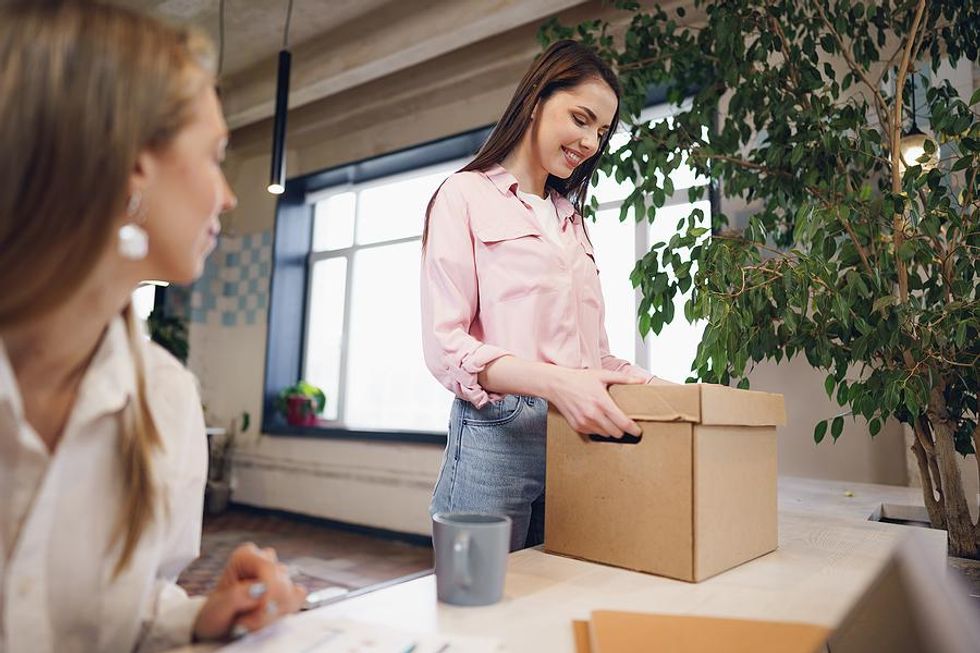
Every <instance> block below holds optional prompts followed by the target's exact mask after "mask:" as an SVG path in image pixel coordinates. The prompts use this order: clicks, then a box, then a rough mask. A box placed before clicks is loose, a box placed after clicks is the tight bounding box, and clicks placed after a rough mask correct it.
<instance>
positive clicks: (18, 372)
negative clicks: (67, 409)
mask: <svg viewBox="0 0 980 653" xmlns="http://www.w3.org/2000/svg"><path fill="white" fill-rule="evenodd" d="M118 267H119V266H116V265H113V264H112V262H109V261H105V259H103V263H102V264H100V266H99V268H97V269H96V271H95V272H94V273H93V274H92V275H90V276H89V278H88V279H87V280H86V281H85V282H84V284H83V285H82V287H81V288H80V289H79V290H78V291H76V292H75V293H73V294H72V296H71V297H69V298H68V299H67V300H66V301H65V302H64V303H62V304H61V305H59V306H58V307H57V308H55V309H54V310H52V311H49V312H48V313H46V314H45V315H43V316H41V317H39V318H37V319H34V320H31V321H30V322H28V323H24V324H18V325H15V326H13V327H9V328H5V329H4V330H3V331H2V332H0V337H2V338H3V343H4V348H5V349H6V350H7V356H8V357H9V358H10V364H11V367H12V368H13V371H14V376H15V377H16V378H17V383H18V385H19V386H20V390H21V395H22V396H26V395H28V393H36V392H43V393H44V394H48V393H62V392H67V391H70V390H71V389H72V388H75V387H77V384H78V382H79V381H80V379H81V377H82V375H83V373H84V371H85V369H86V368H87V367H88V361H89V360H91V358H92V356H93V354H94V353H95V350H96V348H97V347H98V345H99V342H100V340H101V338H102V334H103V333H104V332H105V329H106V327H107V326H108V324H109V322H110V321H111V320H112V319H113V318H114V317H115V316H116V315H118V314H119V313H120V311H121V310H122V309H123V307H125V306H126V304H127V302H128V301H129V296H130V294H131V293H132V291H133V288H134V287H135V285H136V282H135V281H127V280H126V278H127V277H128V276H129V275H127V274H121V273H120V272H121V270H119V269H117V268H118Z"/></svg>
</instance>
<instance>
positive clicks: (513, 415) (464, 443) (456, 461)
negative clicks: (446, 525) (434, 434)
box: [429, 395, 548, 551]
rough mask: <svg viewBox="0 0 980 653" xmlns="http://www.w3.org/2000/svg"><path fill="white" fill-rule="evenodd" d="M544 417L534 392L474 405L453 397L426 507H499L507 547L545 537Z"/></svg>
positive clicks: (537, 541) (439, 509)
mask: <svg viewBox="0 0 980 653" xmlns="http://www.w3.org/2000/svg"><path fill="white" fill-rule="evenodd" d="M547 422H548V402H547V401H545V400H544V399H540V398H538V397H525V396H522V395H506V396H505V397H504V398H503V399H501V400H500V401H498V402H496V403H489V404H487V405H486V406H484V407H483V408H481V409H479V410H478V409H476V408H475V407H474V406H473V404H471V403H470V402H468V401H464V400H462V399H459V398H458V397H457V398H456V400H455V401H454V402H453V408H452V412H451V413H450V418H449V437H448V439H447V440H448V441H447V443H446V452H445V455H444V456H443V459H442V469H441V470H440V471H439V478H438V479H437V480H436V486H435V489H434V490H433V492H432V503H431V504H430V505H429V513H430V514H435V513H437V512H496V513H503V514H505V515H507V516H509V517H510V518H511V520H512V522H513V526H512V529H511V535H510V550H511V551H515V550H517V549H523V548H525V547H529V546H536V545H538V544H541V543H542V542H544V473H545V434H546V431H547Z"/></svg>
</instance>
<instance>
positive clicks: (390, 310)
mask: <svg viewBox="0 0 980 653" xmlns="http://www.w3.org/2000/svg"><path fill="white" fill-rule="evenodd" d="M420 258H421V242H420V241H413V242H408V243H400V244H397V245H387V246H380V247H372V248H369V249H366V250H361V251H358V252H357V254H355V256H354V271H353V279H352V283H353V286H352V293H351V323H350V332H349V334H348V344H347V346H348V363H347V386H346V404H345V406H344V423H345V425H346V426H347V427H348V428H352V429H353V428H359V429H392V430H397V431H404V430H412V431H414V430H419V431H436V432H445V431H446V425H447V422H448V420H449V407H450V403H451V401H452V398H453V397H452V393H450V392H449V391H448V390H446V389H445V388H443V387H442V386H441V385H439V383H438V382H436V380H435V379H434V378H433V377H432V374H430V373H429V370H428V368H426V366H425V362H424V361H423V359H422V327H421V316H420V311H419V261H420Z"/></svg>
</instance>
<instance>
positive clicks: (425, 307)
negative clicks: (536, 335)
mask: <svg viewBox="0 0 980 653" xmlns="http://www.w3.org/2000/svg"><path fill="white" fill-rule="evenodd" d="M421 267H422V273H421V300H422V352H423V355H424V357H425V364H426V366H427V367H428V368H429V371H431V372H432V374H433V376H435V377H436V379H437V380H438V381H439V383H441V384H442V385H444V386H445V387H446V388H448V389H449V390H450V391H451V392H453V393H454V394H456V395H457V396H458V397H461V398H462V399H465V400H467V401H469V402H470V403H472V404H473V405H474V406H476V407H477V408H479V407H482V406H483V405H485V404H486V403H487V402H489V401H493V400H496V399H499V398H500V395H497V394H494V393H490V392H487V391H486V390H485V389H484V388H483V387H482V386H481V385H480V383H479V380H478V375H479V373H480V372H482V371H483V370H484V369H485V368H486V366H487V365H489V364H490V363H492V362H493V361H495V360H497V359H498V358H500V357H502V356H506V355H508V354H509V353H510V352H508V351H507V350H505V349H502V348H500V347H495V346H493V345H488V344H486V343H483V342H481V341H480V340H478V339H476V338H474V337H473V336H472V335H470V327H471V325H472V324H473V320H474V318H475V317H476V314H477V310H478V308H479V279H478V278H477V271H476V260H475V256H474V244H473V234H472V231H471V230H470V223H469V213H468V210H467V205H466V200H465V198H464V196H463V194H462V193H461V192H460V189H459V187H458V178H456V177H450V178H449V179H447V180H446V182H445V183H444V184H443V185H442V187H441V188H440V189H439V191H438V193H437V194H436V198H435V201H434V202H433V204H432V209H431V211H430V214H429V224H428V233H427V237H426V246H425V249H424V251H423V253H422V266H421Z"/></svg>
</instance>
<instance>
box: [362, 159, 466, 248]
mask: <svg viewBox="0 0 980 653" xmlns="http://www.w3.org/2000/svg"><path fill="white" fill-rule="evenodd" d="M450 173H451V169H449V168H447V169H440V170H438V171H436V172H431V171H430V172H428V173H426V174H424V175H420V176H417V177H411V178H407V179H406V178H401V179H398V180H393V181H390V182H385V183H381V184H378V185H371V186H369V187H367V188H365V189H364V190H362V191H361V193H360V202H361V206H360V212H359V214H358V218H357V242H358V244H360V245H363V244H366V243H379V242H382V241H385V240H394V239H396V238H409V237H411V236H420V235H422V225H423V223H424V221H425V209H426V207H427V206H428V205H429V200H430V199H431V198H432V195H433V194H434V193H435V192H436V189H438V188H439V185H440V184H441V183H442V182H443V181H444V180H445V179H446V177H447V176H449V174H450Z"/></svg>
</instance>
